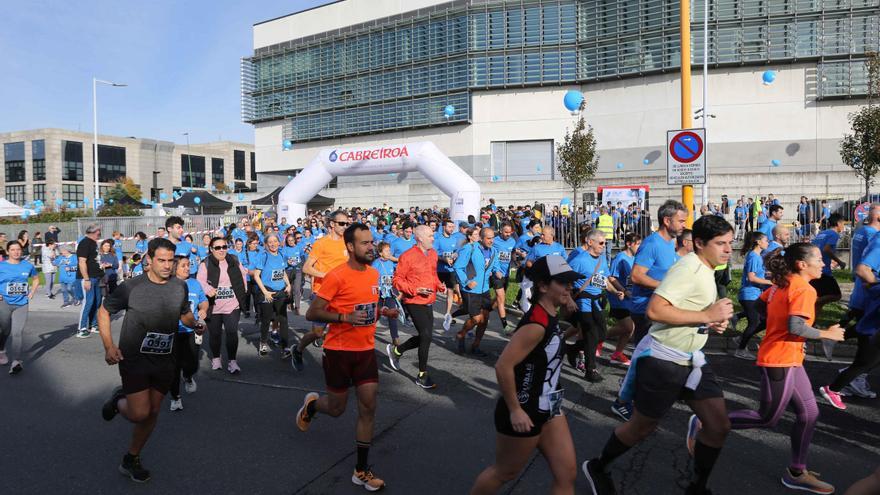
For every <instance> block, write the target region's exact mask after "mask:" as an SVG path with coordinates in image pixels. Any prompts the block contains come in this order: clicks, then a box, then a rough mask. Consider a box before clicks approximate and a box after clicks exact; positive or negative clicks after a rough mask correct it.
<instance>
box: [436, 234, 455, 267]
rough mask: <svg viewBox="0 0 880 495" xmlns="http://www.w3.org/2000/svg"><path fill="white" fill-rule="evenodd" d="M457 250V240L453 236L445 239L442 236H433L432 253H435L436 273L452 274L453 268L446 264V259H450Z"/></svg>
mask: <svg viewBox="0 0 880 495" xmlns="http://www.w3.org/2000/svg"><path fill="white" fill-rule="evenodd" d="M456 250H458V239H457V238H456V237H455V235H454V234H453V235H450V236H449V237H446V236H445V235H443V234H439V235H436V236H434V251H437V271H438V272H440V273H452V272H454V271H455V268H453V267H452V265H450V264H447V263H446V259H447V258H451V257H452V255H453V254H455V251H456Z"/></svg>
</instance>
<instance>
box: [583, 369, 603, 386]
mask: <svg viewBox="0 0 880 495" xmlns="http://www.w3.org/2000/svg"><path fill="white" fill-rule="evenodd" d="M584 378H585V379H586V380H587V381H588V382H590V383H599V382H601V381H602V380H604V379H605V378H603V377H602V374H601V373H599V370H597V369H592V370H587V371H586V372H585V373H584Z"/></svg>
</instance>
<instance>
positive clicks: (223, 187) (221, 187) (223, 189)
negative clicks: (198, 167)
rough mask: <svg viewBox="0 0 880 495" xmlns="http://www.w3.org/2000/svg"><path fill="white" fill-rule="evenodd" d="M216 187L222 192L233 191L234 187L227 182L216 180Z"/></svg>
mask: <svg viewBox="0 0 880 495" xmlns="http://www.w3.org/2000/svg"><path fill="white" fill-rule="evenodd" d="M214 188H215V189H217V192H218V193H220V194H228V193H231V192H232V189H231V188H230V187H229V186H227V185H226V183H225V182H215V183H214Z"/></svg>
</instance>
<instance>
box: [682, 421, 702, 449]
mask: <svg viewBox="0 0 880 495" xmlns="http://www.w3.org/2000/svg"><path fill="white" fill-rule="evenodd" d="M701 429H703V423H701V422H700V418H698V417H697V415H696V414H691V417H690V418H688V430H687V438H686V440H685V444H686V445H687V449H688V454H690V455H691V457H693V456H694V448H696V445H697V433H699V432H700V430H701Z"/></svg>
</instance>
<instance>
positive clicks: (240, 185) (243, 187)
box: [233, 182, 250, 193]
mask: <svg viewBox="0 0 880 495" xmlns="http://www.w3.org/2000/svg"><path fill="white" fill-rule="evenodd" d="M233 191H234V192H237V193H239V192H250V188H249V187H248V185H247V184H246V183H244V182H236V183H235V186H234V188H233Z"/></svg>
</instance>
